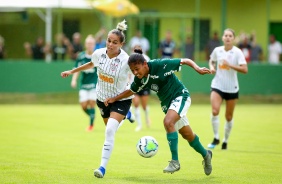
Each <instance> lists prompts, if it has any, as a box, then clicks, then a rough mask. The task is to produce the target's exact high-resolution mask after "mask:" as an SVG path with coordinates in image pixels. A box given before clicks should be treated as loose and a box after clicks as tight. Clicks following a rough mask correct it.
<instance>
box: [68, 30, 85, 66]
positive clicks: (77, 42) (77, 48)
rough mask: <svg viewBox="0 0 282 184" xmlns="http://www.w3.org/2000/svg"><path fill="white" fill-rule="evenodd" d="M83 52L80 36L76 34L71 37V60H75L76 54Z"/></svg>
mask: <svg viewBox="0 0 282 184" xmlns="http://www.w3.org/2000/svg"><path fill="white" fill-rule="evenodd" d="M82 50H83V46H82V44H81V35H80V33H78V32H76V33H74V34H73V35H72V51H71V59H72V60H76V58H77V56H78V54H79V53H80V52H81V51H82Z"/></svg>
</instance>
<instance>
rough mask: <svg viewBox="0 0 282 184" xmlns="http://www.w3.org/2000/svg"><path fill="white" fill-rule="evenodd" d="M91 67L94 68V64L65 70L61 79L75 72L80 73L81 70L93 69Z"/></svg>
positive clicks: (89, 63)
mask: <svg viewBox="0 0 282 184" xmlns="http://www.w3.org/2000/svg"><path fill="white" fill-rule="evenodd" d="M93 67H94V64H93V63H92V62H91V61H90V62H88V63H85V64H84V65H81V66H79V67H77V68H74V69H72V70H67V71H64V72H62V73H61V76H62V77H63V78H65V77H68V76H69V75H71V74H74V73H76V72H80V71H82V70H87V69H90V68H93Z"/></svg>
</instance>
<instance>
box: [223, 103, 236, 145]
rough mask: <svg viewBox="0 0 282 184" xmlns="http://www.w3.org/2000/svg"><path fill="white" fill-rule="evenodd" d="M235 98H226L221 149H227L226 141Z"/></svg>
mask: <svg viewBox="0 0 282 184" xmlns="http://www.w3.org/2000/svg"><path fill="white" fill-rule="evenodd" d="M236 102H237V99H232V100H226V110H225V119H226V122H225V127H224V139H223V143H222V147H221V148H222V149H227V142H228V139H229V136H230V132H231V130H232V127H233V112H234V109H235V105H236Z"/></svg>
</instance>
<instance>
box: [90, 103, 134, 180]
mask: <svg viewBox="0 0 282 184" xmlns="http://www.w3.org/2000/svg"><path fill="white" fill-rule="evenodd" d="M97 105H98V107H99V108H100V109H102V114H101V115H102V117H103V118H104V121H105V119H108V121H107V123H106V130H105V141H104V145H103V149H102V158H101V164H100V167H99V168H98V169H96V170H95V171H94V176H96V177H97V178H103V177H104V175H105V172H106V167H107V164H108V161H109V159H110V156H111V154H112V150H113V147H114V141H115V134H116V131H117V129H118V127H119V123H120V122H122V121H123V119H124V117H125V115H126V114H127V112H128V111H129V108H130V105H131V100H124V101H117V102H114V103H113V104H112V105H111V106H110V109H109V107H106V106H105V105H104V103H103V102H100V101H97Z"/></svg>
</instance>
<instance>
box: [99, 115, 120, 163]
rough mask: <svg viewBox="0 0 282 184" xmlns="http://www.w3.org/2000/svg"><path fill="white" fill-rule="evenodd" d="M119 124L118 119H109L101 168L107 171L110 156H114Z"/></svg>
mask: <svg viewBox="0 0 282 184" xmlns="http://www.w3.org/2000/svg"><path fill="white" fill-rule="evenodd" d="M118 126H119V122H118V121H117V120H116V119H113V118H109V119H108V122H107V126H106V130H105V142H104V145H103V149H102V159H101V166H102V167H104V168H105V169H106V167H107V164H108V161H109V159H110V156H111V154H112V151H113V148H114V142H115V134H116V131H117V129H118Z"/></svg>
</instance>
